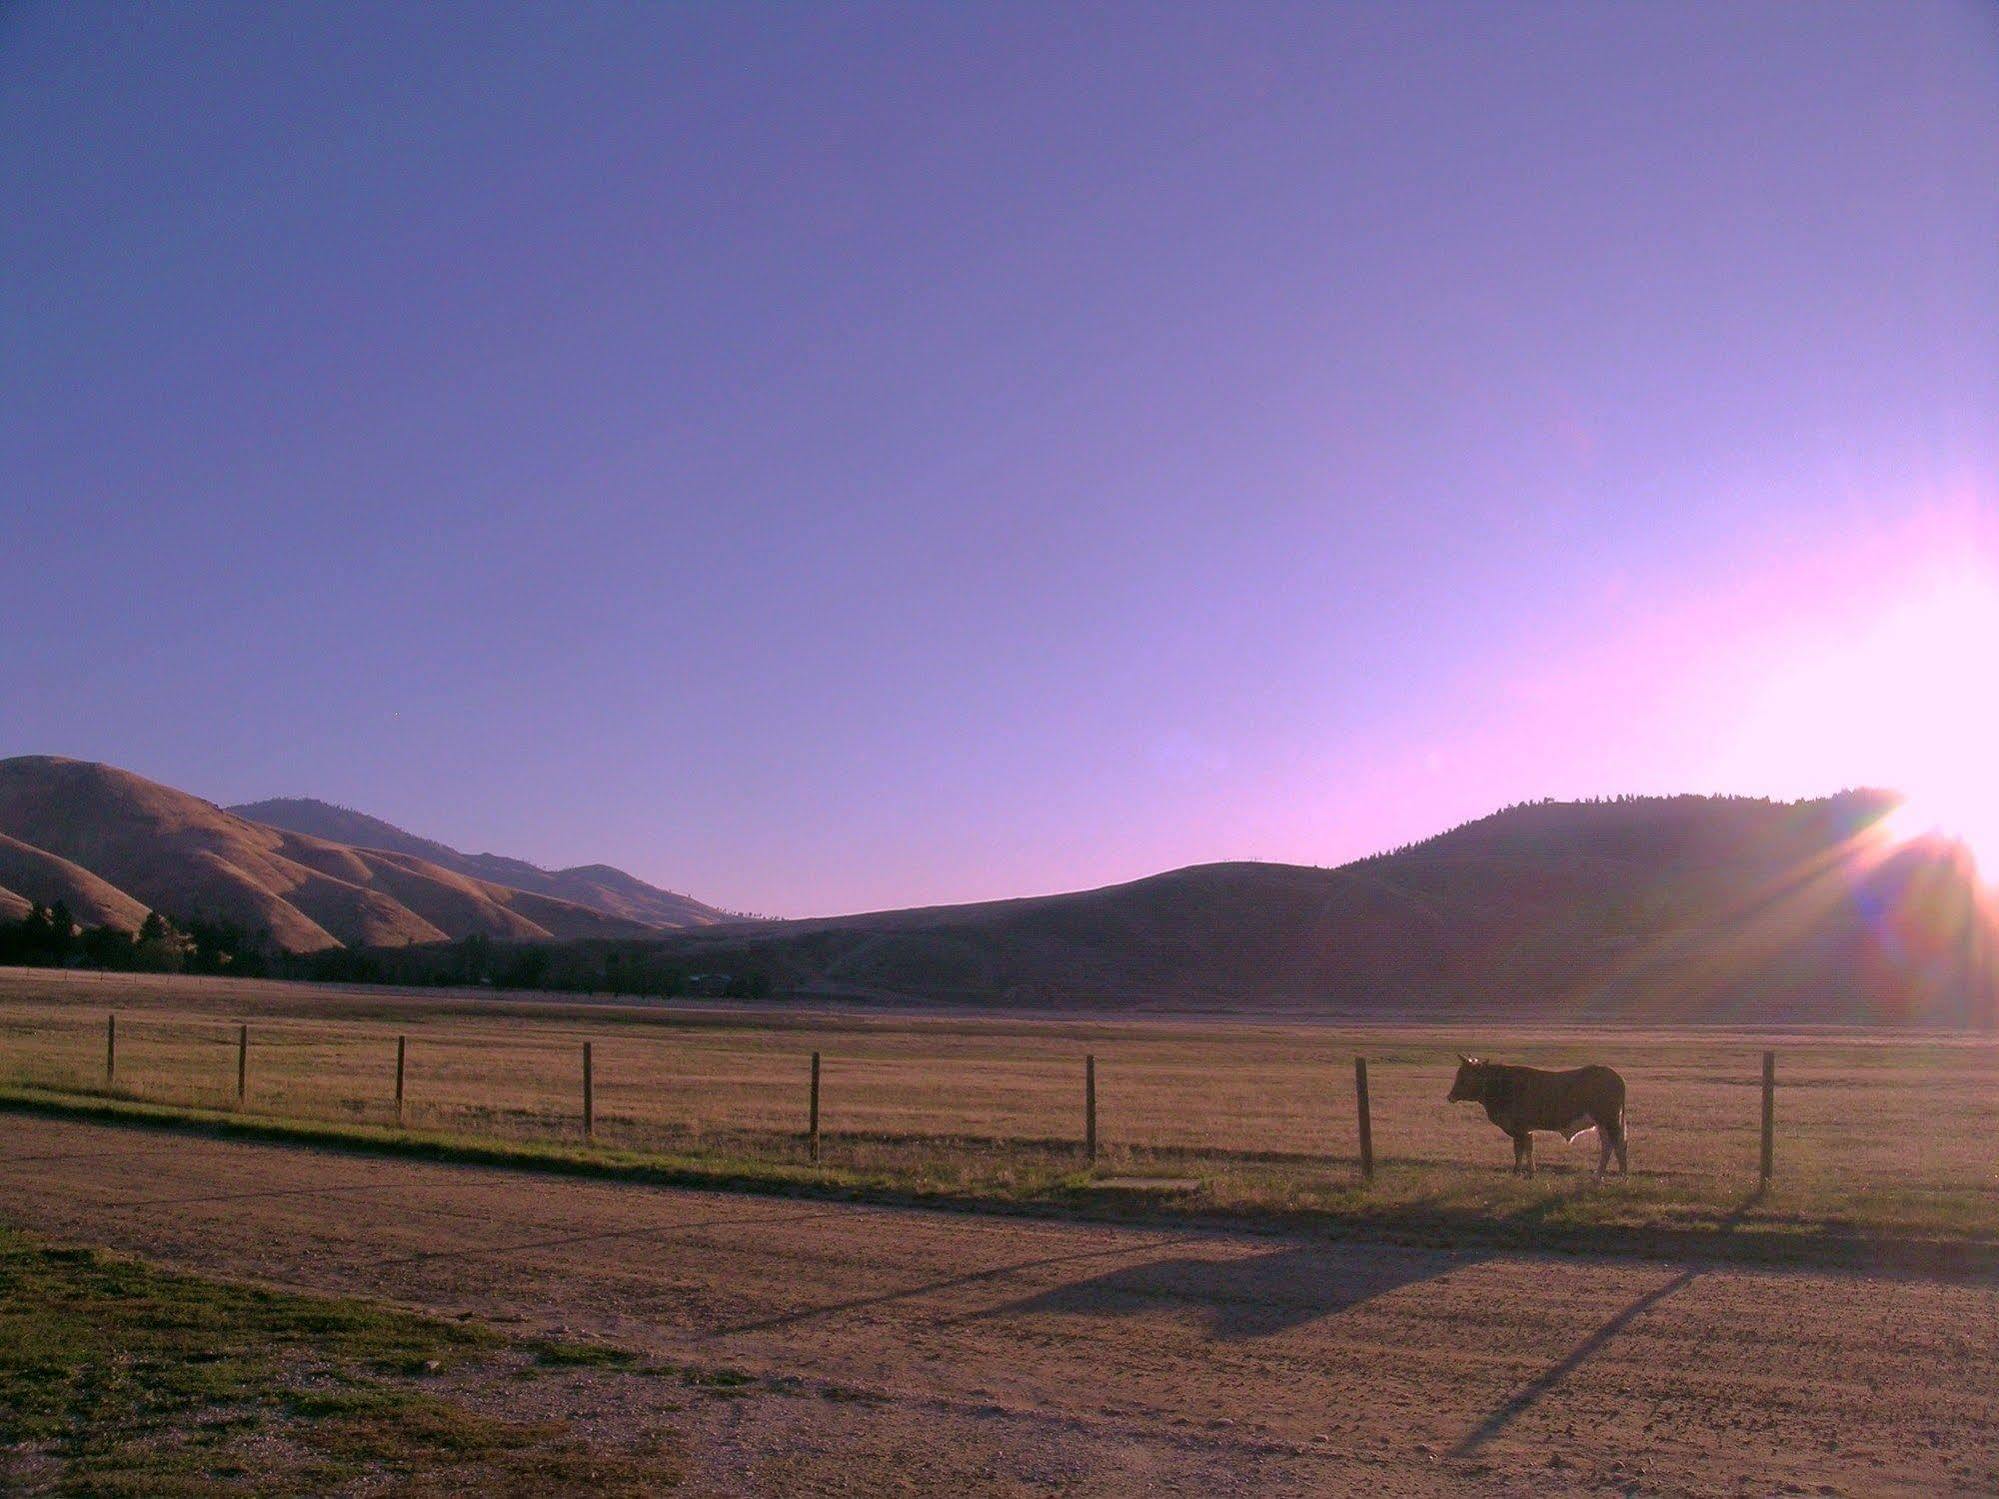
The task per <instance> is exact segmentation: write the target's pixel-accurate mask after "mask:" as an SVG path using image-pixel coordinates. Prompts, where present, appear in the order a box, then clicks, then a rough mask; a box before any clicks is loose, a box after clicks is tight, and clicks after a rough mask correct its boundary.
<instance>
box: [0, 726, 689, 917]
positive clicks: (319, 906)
mask: <svg viewBox="0 0 1999 1499" xmlns="http://www.w3.org/2000/svg"><path fill="white" fill-rule="evenodd" d="M0 888H4V889H5V890H6V891H8V892H11V893H12V894H13V895H14V896H15V897H16V898H17V901H18V900H30V901H41V902H44V903H53V902H54V901H56V900H63V901H66V902H68V903H69V905H70V908H71V911H72V913H73V914H75V915H76V916H77V917H78V918H79V919H80V920H82V921H85V922H86V923H93V924H94V923H96V922H100V921H101V922H109V923H110V924H112V925H115V926H121V927H128V928H134V927H136V926H137V924H138V922H139V921H140V920H142V919H143V918H144V915H145V913H146V911H148V910H157V911H161V912H163V913H166V914H169V915H172V916H175V917H178V918H182V919H186V918H191V917H209V918H215V919H222V920H227V921H233V922H236V923H237V924H239V925H241V926H243V927H244V928H246V929H248V930H250V931H253V932H254V931H268V932H269V933H270V935H271V940H272V941H273V943H274V944H276V945H277V946H278V947H280V948H283V949H285V950H286V951H289V952H314V951H318V950H321V949H324V948H329V947H338V946H373V947H400V946H406V945H409V944H413V943H428V942H442V941H445V940H447V939H450V938H457V937H465V936H470V935H472V934H474V933H478V934H482V935H484V936H487V937H491V938H494V939H496V940H502V941H516V942H534V941H549V940H558V941H560V940H571V939H577V938H587V937H631V936H647V935H651V934H652V933H653V931H654V929H653V928H652V927H649V926H646V925H644V924H642V923H639V922H635V921H629V920H624V919H621V918H618V917H613V916H607V915H605V914H604V913H603V912H601V911H596V910H592V909H590V908H588V907H586V906H580V905H577V904H575V903H573V902H570V901H565V900H558V899H554V898H551V897H549V896H546V895H541V894H537V893H535V892H533V891H524V890H517V889H512V888H510V887H508V886H505V885H501V884H497V883H494V882H492V881H488V880H480V879H476V878H472V877H470V876H467V875H465V874H461V873H459V872H457V871H454V870H450V869H446V868H442V867H440V866H438V865H436V864H433V863H430V862H428V861H427V860H424V859H421V858H418V857H416V856H414V855H411V854H407V853H398V852H392V851H385V850H379V849H361V848H353V847H350V846H348V845H346V844H343V843H338V842H334V841H332V840H329V839H324V838H315V837H311V836H308V835H306V834H302V833H293V832H286V831H283V830H280V829H277V828H271V827H266V826H264V825H263V824H261V823H256V822H251V821H249V820H248V819H246V818H242V817H238V816H236V815H235V814H234V813H231V812H226V811H224V810H223V809H222V808H220V807H217V806H215V805H214V804H213V803H211V802H205V801H202V800H201V799H200V798H198V797H194V796H190V795H188V794H187V793H186V792H184V791H176V790H174V789H173V788H171V787H168V786H162V785H160V784H159V783H158V782H155V781H149V780H146V779H145V778H144V777H142V776H137V775H133V774H132V773H131V772H130V771H124V770H119V769H116V768H115V767H112V766H109V765H98V764H94V763H91V762H88V761H81V760H66V759H61V758H58V757H55V756H48V755H24V756H21V757H18V758H15V759H11V760H0Z"/></svg>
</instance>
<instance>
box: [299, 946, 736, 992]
mask: <svg viewBox="0 0 1999 1499" xmlns="http://www.w3.org/2000/svg"><path fill="white" fill-rule="evenodd" d="M283 967H284V973H285V976H286V977H289V978H304V979H313V980H317V981H318V982H321V983H338V984H397V985H405V986H423V985H436V986H441V987H448V988H493V989H536V990H545V991H548V992H551V993H557V994H603V993H609V994H618V995H632V996H634V997H644V998H655V999H672V998H676V997H679V996H683V995H699V996H704V997H709V998H728V999H762V998H765V997H767V996H768V995H769V994H770V993H771V990H772V984H771V980H770V976H769V975H768V974H765V973H761V972H743V971H731V972H728V973H704V972H698V971H695V970H693V969H690V968H689V967H687V966H686V965H685V964H683V963H678V962H674V961H672V960H671V959H668V958H665V957H663V956H661V955H660V954H659V953H658V952H657V951H655V950H652V949H648V948H645V947H643V946H638V945H630V946H625V947H600V946H599V945H598V944H595V943H581V942H565V943H553V944H549V943H541V944H513V943H498V942H495V941H493V940H492V938H490V937H484V936H480V935H479V934H477V933H474V934H473V935H472V936H469V937H464V938H461V939H460V940H458V941H456V942H446V943H433V944H429V945H426V946H422V947H397V948H382V947H376V948H359V949H357V948H329V949H327V950H325V951H323V952H316V953H305V954H300V955H297V956H293V957H289V958H286V959H284V961H283Z"/></svg>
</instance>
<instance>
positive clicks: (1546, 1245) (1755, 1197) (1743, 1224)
mask: <svg viewBox="0 0 1999 1499" xmlns="http://www.w3.org/2000/svg"><path fill="white" fill-rule="evenodd" d="M7 1109H12V1110H17V1111H22V1112H32V1113H41V1114H49V1115H55V1116H60V1117H69V1118H82V1119H89V1120H93V1121H97V1122H102V1123H109V1124H119V1125H127V1126H134V1125H136V1126H143V1127H148V1128H168V1129H182V1130H191V1131H196V1132H200V1133H203V1134H207V1135H211V1136H215V1137H220V1138H238V1139H250V1140H260V1141H269V1142H274V1143H283V1144H297V1145H309V1146H315V1147H320V1148H332V1149H340V1150H348V1151H354V1152H359V1153H364V1154H371V1155H383V1156H400V1157H406V1158H415V1159H422V1160H436V1161H452V1162H458V1163H464V1164H473V1165H484V1166H492V1167H498V1168H502V1169H508V1170H525V1171H536V1172H549V1173H555V1174H561V1175H572V1176H586V1177H593V1178H598V1179H604V1180H612V1181H629V1182H635V1183H644V1184H649V1185H659V1186H680V1187H695V1188H702V1189H707V1190H727V1191H745V1192H758V1193H770V1194H778V1195H785V1196H802V1197H816V1198H821V1199H828V1200H841V1201H871V1202H878V1203H887V1204H892V1205H893V1204H901V1205H926V1206H935V1207H948V1208H958V1209H967V1210H975V1211H987V1212H992V1211H998V1212H1010V1213H1029V1214H1059V1215H1065V1216H1084V1217H1089V1218H1093V1219H1099V1220H1113V1221H1155V1222H1156V1221H1175V1222H1187V1221H1202V1222H1214V1223H1218V1224H1228V1223H1245V1222H1247V1223H1255V1224H1258V1225H1263V1226H1269V1227H1276V1228H1281V1229H1285V1230H1288V1231H1303V1232H1310V1233H1314V1234H1331V1235H1337V1236H1351V1237H1367V1238H1371V1239H1377V1240H1385V1241H1389V1242H1398V1243H1407V1244H1417V1245H1429V1246H1437V1247H1448V1248H1455V1249H1464V1248H1479V1249H1534V1250H1552V1251H1557V1252H1579V1253H1591V1254H1627V1255H1637V1256H1646V1257H1659V1256H1671V1257H1687V1256H1696V1257H1710V1258H1716V1259H1727V1260H1735V1261H1750V1262H1779V1263H1811V1264H1833V1265H1843V1264H1866V1265H1874V1266H1881V1265H1890V1264H1892V1265H1897V1266H1904V1267H1908V1268H1920V1269H1925V1270H1937V1271H1970V1270H1987V1269H1995V1268H1999V1216H1996V1215H1995V1212H1994V1207H1993V1200H1992V1198H1991V1195H1990V1194H1989V1193H1987V1192H1974V1191H1962V1190H1958V1191H1950V1192H1938V1191H1936V1190H1934V1189H1925V1190H1922V1191H1899V1192H1898V1191H1891V1190H1888V1189H1882V1188H1875V1189H1869V1190H1862V1191H1857V1192H1849V1191H1840V1190H1836V1189H1835V1188H1834V1187H1831V1186H1828V1185H1826V1184H1825V1183H1822V1182H1818V1181H1815V1180H1813V1179H1811V1178H1810V1177H1809V1176H1808V1175H1803V1176H1800V1177H1799V1178H1798V1179H1797V1180H1796V1181H1795V1182H1792V1181H1788V1180H1786V1181H1780V1183H1779V1185H1778V1187H1777V1189H1776V1190H1775V1191H1774V1192H1771V1193H1767V1194H1765V1193H1757V1192H1756V1191H1754V1190H1753V1189H1754V1181H1753V1179H1743V1178H1740V1177H1736V1178H1730V1177H1720V1176H1716V1177H1688V1176H1685V1175H1680V1174H1674V1173H1670V1172H1648V1171H1645V1170H1643V1169H1641V1170H1640V1171H1638V1172H1637V1173H1635V1174H1634V1175H1632V1176H1631V1177H1629V1178H1617V1177H1612V1178H1609V1179H1606V1180H1604V1181H1597V1180H1596V1179H1594V1178H1593V1176H1592V1175H1591V1174H1590V1172H1589V1171H1588V1170H1586V1169H1580V1168H1578V1167H1576V1166H1575V1165H1574V1164H1573V1163H1570V1162H1559V1163H1556V1164H1554V1165H1553V1167H1552V1169H1544V1170H1543V1172H1542V1173H1541V1174H1540V1175H1539V1176H1537V1177H1535V1178H1533V1179H1531V1180H1529V1179H1523V1178H1518V1177H1515V1176H1513V1175H1511V1174H1510V1173H1509V1172H1507V1171H1505V1170H1503V1169H1500V1168H1499V1167H1497V1166H1462V1165H1456V1164H1445V1163H1441V1162H1424V1161H1410V1162H1391V1163H1386V1164H1384V1165H1383V1166H1382V1168H1381V1170H1380V1171H1379V1172H1378V1174H1377V1176H1376V1179H1375V1180H1374V1182H1373V1183H1371V1184H1367V1185H1363V1184H1362V1183H1360V1182H1359V1181H1358V1180H1357V1179H1356V1177H1355V1176H1354V1174H1353V1173H1352V1172H1351V1171H1350V1170H1348V1169H1345V1168H1342V1167H1340V1166H1337V1165H1328V1166H1318V1165H1316V1164H1314V1163H1311V1162H1292V1161H1261V1162H1259V1161H1247V1162H1235V1163H1221V1164H1217V1163H1216V1162H1215V1161H1214V1160H1212V1159H1209V1158H1204V1157H1202V1156H1199V1155H1190V1154H1181V1153H1176V1152H1169V1151H1139V1150H1128V1149H1127V1150H1118V1151H1114V1152H1111V1153H1110V1154H1109V1155H1108V1156H1107V1158H1106V1160H1105V1163H1104V1165H1103V1168H1102V1170H1103V1174H1105V1175H1106V1176H1116V1175H1121V1174H1125V1173H1128V1172H1131V1171H1140V1172H1150V1173H1160V1174H1166V1175H1170V1176H1174V1177H1184V1178H1189V1179H1191V1180H1193V1181H1194V1182H1195V1186H1194V1187H1193V1188H1192V1189H1190V1190H1179V1191H1175V1192H1172V1193H1167V1194H1147V1193H1131V1192H1125V1191H1119V1190H1117V1189H1114V1188H1105V1187H1100V1186H1099V1185H1098V1184H1097V1180H1096V1173H1093V1172H1091V1171H1088V1170H1084V1169H1082V1168H1081V1166H1080V1163H1079V1162H1077V1161H1076V1160H1075V1159H1074V1158H1073V1157H1070V1158H1067V1159H1064V1158H1061V1157H1058V1156H1054V1155H1052V1154H1051V1155H1045V1156H1038V1157H1037V1156H1034V1155H1032V1154H1030V1155H1028V1156H1027V1157H1026V1158H1025V1159H1023V1160H1020V1161H1017V1162H1015V1163H1013V1164H1011V1165H1005V1166H1003V1167H1002V1168H1000V1169H995V1170H992V1171H983V1172H981V1171H974V1170H970V1169H966V1168H963V1167H961V1168H960V1169H955V1170H954V1169H950V1167H949V1166H948V1163H947V1164H940V1163H937V1162H934V1161H933V1162H928V1163H924V1164H923V1166H922V1167H921V1169H918V1168H917V1167H916V1166H914V1165H912V1164H911V1163H906V1162H901V1161H896V1160H884V1161H880V1162H878V1163H876V1164H874V1165H872V1166H869V1167H866V1168H863V1167H859V1166H855V1165H832V1164H822V1165H802V1164H798V1163H795V1162H786V1161H772V1160H763V1159H758V1158H755V1157H753V1156H742V1155H735V1154H730V1153H727V1152H726V1151H720V1150H718V1151H713V1152H709V1153H705V1154H666V1153H661V1152H650V1151H643V1150H634V1149H622V1148H617V1147H606V1146H592V1145H587V1144H571V1143H558V1142H553V1141H532V1140H503V1139H494V1138H490V1137H480V1136H466V1135H453V1134H445V1133H437V1132H426V1131H413V1130H397V1129H389V1128H384V1127H381V1126H374V1125H356V1124H344V1123H334V1122H325V1121H319V1120H305V1119H288V1118H274V1117H268V1116H258V1115H246V1114H241V1113H235V1112H222V1111H216V1110H205V1109H198V1108H189V1107H183V1106H178V1105H172V1104H162V1103H148V1102H141V1101H135V1100H124V1099H116V1098H107V1097H102V1096H96V1095H73V1094H65V1093H59V1092H54V1091H50V1090H45V1089H38V1088H27V1087H19V1086H14V1087H5V1086H0V1110H7Z"/></svg>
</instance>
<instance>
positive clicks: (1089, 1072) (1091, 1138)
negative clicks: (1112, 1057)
mask: <svg viewBox="0 0 1999 1499" xmlns="http://www.w3.org/2000/svg"><path fill="white" fill-rule="evenodd" d="M1083 1155H1084V1158H1085V1159H1086V1160H1088V1161H1089V1163H1090V1164H1091V1165H1092V1166H1094V1165H1096V1164H1097V1058H1096V1054H1095V1053H1094V1052H1092V1053H1090V1054H1088V1055H1086V1056H1085V1057H1084V1058H1083Z"/></svg>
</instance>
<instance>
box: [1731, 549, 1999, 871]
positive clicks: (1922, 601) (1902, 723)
mask: <svg viewBox="0 0 1999 1499" xmlns="http://www.w3.org/2000/svg"><path fill="white" fill-rule="evenodd" d="M1735 733H1736V735H1737V737H1738V743H1739V752H1740V755H1741V759H1740V760H1739V761H1738V763H1742V764H1744V765H1746V766H1754V767H1757V769H1756V770H1753V771H1752V772H1751V775H1752V776H1756V777H1759V778H1761V779H1764V780H1765V781H1767V782H1771V783H1776V784H1786V785H1789V786H1792V787H1795V788H1797V789H1796V790H1795V791H1794V792H1793V793H1792V794H1794V795H1811V794H1817V795H1823V794H1824V793H1825V790H1826V789H1829V788H1831V787H1836V786H1880V787H1885V788H1890V789H1892V790H1894V791H1896V792H1899V793H1900V794H1901V796H1902V797H1903V798H1904V800H1903V802H1902V804H1901V806H1900V807H1898V808H1897V809H1896V811H1895V812H1894V813H1892V814H1891V815H1890V816H1889V817H1888V818H1887V819H1885V820H1884V821H1883V822H1882V823H1881V824H1880V825H1879V826H1880V829H1881V831H1882V833H1883V834H1884V835H1887V836H1891V837H1901V838H1918V837H1924V836H1937V837H1944V838H1949V839H1952V840H1954V841H1956V842H1957V843H1959V844H1961V845H1962V846H1963V847H1965V848H1966V849H1967V850H1969V852H1970V854H1971V856H1972V857H1973V858H1974V859H1975V860H1976V861H1977V863H1978V865H1979V867H1980V869H1981V870H1982V871H1983V872H1984V875H1985V877H1986V878H1987V879H1988V880H1990V879H1995V878H1999V567H1995V566H1993V565H1992V564H1991V563H1989V562H1988V561H1987V560H1986V559H1985V558H1984V557H1983V556H1974V557H1968V558H1959V559H1952V560H1948V561H1944V562H1940V563H1935V564H1932V565H1931V566H1930V567H1929V568H1927V569H1924V570H1922V571H1918V572H1914V573H1912V574H1910V575H1909V576H1907V577H1906V578H1905V579H1904V580H1903V581H1902V582H1901V584H1900V586H1899V587H1896V588H1894V589H1893V590H1892V591H1888V590H1883V591H1882V592H1881V593H1880V594H1878V595H1877V596H1876V600H1875V602H1874V603H1873V607H1871V608H1869V609H1867V610H1866V611H1865V612H1855V613H1852V614H1847V615H1844V616H1843V617H1841V616H1838V615H1834V616H1833V617H1829V618H1828V617H1822V618H1821V619H1820V621H1819V623H1818V624H1817V625H1816V626H1815V627H1813V628H1811V629H1810V630H1809V631H1808V632H1807V631H1801V632H1800V634H1799V636H1798V637H1796V638H1795V639H1794V642H1793V644H1792V647H1791V650H1790V651H1789V652H1788V653H1787V658H1786V659H1784V660H1782V661H1781V662H1778V663H1773V664H1772V667H1771V668H1770V669H1769V670H1768V671H1767V674H1762V675H1761V676H1760V684H1759V686H1758V688H1757V689H1756V690H1755V691H1754V692H1753V693H1752V694H1751V696H1750V698H1749V699H1748V700H1747V701H1746V702H1745V704H1744V711H1743V713H1742V715H1741V717H1740V718H1739V719H1738V720H1737V721H1736V724H1735Z"/></svg>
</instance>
